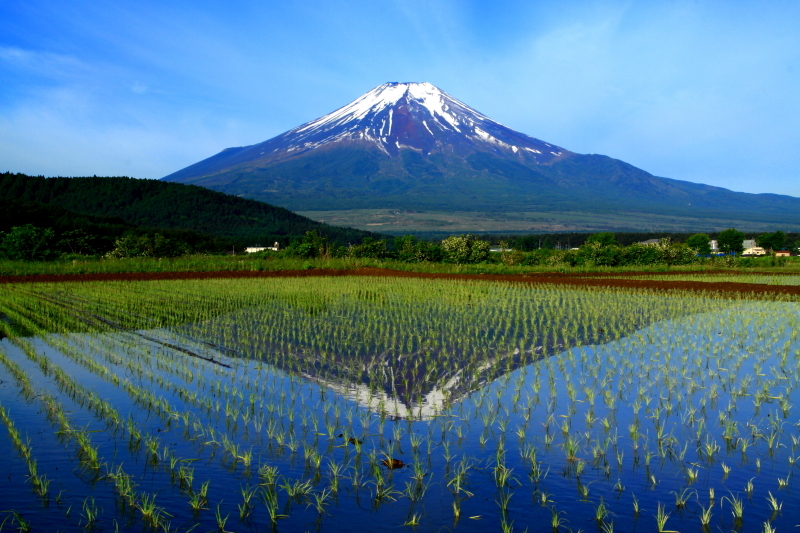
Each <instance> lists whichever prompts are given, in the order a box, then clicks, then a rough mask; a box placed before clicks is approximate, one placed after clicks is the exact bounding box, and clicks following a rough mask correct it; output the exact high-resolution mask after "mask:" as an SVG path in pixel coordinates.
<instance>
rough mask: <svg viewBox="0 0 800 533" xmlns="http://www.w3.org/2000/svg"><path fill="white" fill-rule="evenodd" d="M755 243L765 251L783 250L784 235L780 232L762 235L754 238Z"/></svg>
mask: <svg viewBox="0 0 800 533" xmlns="http://www.w3.org/2000/svg"><path fill="white" fill-rule="evenodd" d="M756 242H757V243H758V245H759V246H761V247H762V248H766V249H767V250H783V249H784V247H785V246H786V234H785V233H784V232H782V231H776V232H775V233H762V234H761V235H759V236H758V237H756Z"/></svg>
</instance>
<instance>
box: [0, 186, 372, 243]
mask: <svg viewBox="0 0 800 533" xmlns="http://www.w3.org/2000/svg"><path fill="white" fill-rule="evenodd" d="M0 198H5V199H13V200H16V201H25V202H37V203H39V204H48V205H53V206H58V207H61V208H63V209H66V210H69V211H72V212H75V213H84V214H88V215H95V216H102V217H117V218H119V219H120V220H122V221H124V222H125V223H127V224H132V225H136V226H146V227H152V228H173V229H184V230H191V231H195V232H200V233H205V234H209V235H214V236H219V237H226V238H233V239H235V240H237V241H240V242H242V241H245V242H247V243H248V244H265V245H266V244H270V245H271V244H272V242H273V241H279V242H281V243H283V244H288V241H289V240H291V239H292V238H293V237H300V236H302V235H303V234H304V233H305V232H307V231H310V230H316V231H318V232H319V233H321V234H323V235H326V236H327V237H328V238H329V239H330V240H331V241H332V242H335V243H337V244H347V243H358V242H361V241H362V240H363V239H364V237H373V238H377V237H380V235H378V234H374V233H370V232H365V231H361V230H356V229H352V228H340V227H336V226H330V225H327V224H322V223H320V222H315V221H313V220H311V219H309V218H306V217H303V216H300V215H297V214H295V213H292V212H291V211H289V210H287V209H284V208H282V207H275V206H272V205H269V204H266V203H263V202H259V201H256V200H248V199H245V198H239V197H236V196H231V195H228V194H224V193H221V192H216V191H212V190H210V189H206V188H203V187H198V186H195V185H183V184H180V183H169V182H164V181H157V180H144V179H133V178H127V177H113V178H100V177H97V176H93V177H86V178H62V177H57V178H45V177H43V176H27V175H25V174H13V173H10V172H5V173H3V174H0Z"/></svg>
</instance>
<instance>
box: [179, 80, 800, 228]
mask: <svg viewBox="0 0 800 533" xmlns="http://www.w3.org/2000/svg"><path fill="white" fill-rule="evenodd" d="M164 180H166V181H176V182H181V183H192V184H196V185H201V186H204V187H208V188H211V189H215V190H219V191H223V192H227V193H230V194H237V195H243V196H246V197H250V198H256V199H260V200H263V201H268V202H270V203H273V204H276V205H281V206H284V207H287V208H290V209H295V210H298V209H306V210H314V209H321V210H327V209H353V208H398V209H415V208H420V209H430V210H456V209H457V210H496V211H503V210H507V211H511V210H540V211H547V210H591V211H603V210H627V211H641V212H652V213H661V214H674V215H684V216H696V217H707V218H725V217H731V216H734V215H735V217H736V218H737V219H740V220H742V219H745V220H762V221H780V222H800V199H798V198H793V197H790V196H780V195H772V194H760V195H754V194H746V193H737V192H732V191H729V190H727V189H723V188H720V187H711V186H708V185H701V184H696V183H690V182H685V181H678V180H671V179H667V178H660V177H656V176H653V175H651V174H649V173H648V172H645V171H644V170H641V169H638V168H636V167H634V166H631V165H629V164H627V163H624V162H622V161H619V160H616V159H612V158H610V157H606V156H602V155H583V154H576V153H573V152H570V151H568V150H566V149H564V148H561V147H559V146H556V145H553V144H550V143H547V142H544V141H541V140H539V139H535V138H533V137H529V136H528V135H525V134H523V133H519V132H516V131H514V130H512V129H510V128H507V127H505V126H503V125H502V124H499V123H498V122H495V121H494V120H492V119H490V118H488V117H486V116H485V115H483V114H481V113H479V112H477V111H475V110H474V109H472V108H470V107H469V106H467V105H466V104H464V103H462V102H460V101H458V100H456V99H455V98H452V97H451V96H449V95H448V94H446V93H444V92H442V91H440V90H439V89H437V88H436V87H434V86H433V85H431V84H429V83H387V84H384V85H381V86H379V87H377V88H375V89H373V90H372V91H370V92H368V93H366V94H364V95H363V96H361V97H360V98H358V99H357V100H355V101H354V102H352V103H350V104H348V105H347V106H345V107H342V108H341V109H338V110H337V111H334V112H333V113H330V114H329V115H326V116H324V117H322V118H319V119H317V120H314V121H312V122H309V123H307V124H303V125H302V126H299V127H297V128H295V129H293V130H290V131H288V132H286V133H284V134H282V135H279V136H277V137H275V138H273V139H270V140H268V141H265V142H263V143H260V144H256V145H252V146H245V147H240V148H228V149H226V150H223V151H222V152H220V153H219V154H217V155H215V156H213V157H210V158H208V159H206V160H204V161H201V162H199V163H196V164H194V165H191V166H189V167H187V168H185V169H183V170H180V171H178V172H175V173H174V174H171V175H169V176H167V177H165V178H164Z"/></svg>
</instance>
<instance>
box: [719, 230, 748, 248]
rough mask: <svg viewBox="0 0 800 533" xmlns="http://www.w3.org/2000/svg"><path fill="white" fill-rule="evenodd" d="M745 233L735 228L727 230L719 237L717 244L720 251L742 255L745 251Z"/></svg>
mask: <svg viewBox="0 0 800 533" xmlns="http://www.w3.org/2000/svg"><path fill="white" fill-rule="evenodd" d="M743 241H744V233H742V232H741V231H737V230H735V229H734V228H730V229H726V230H725V231H723V232H721V233H720V234H719V236H717V244H718V245H719V250H720V251H721V252H724V253H726V254H729V253H737V254H740V253H742V252H743V251H744V246H743V244H742V243H743Z"/></svg>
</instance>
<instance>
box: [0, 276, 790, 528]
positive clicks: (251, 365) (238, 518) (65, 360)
mask: <svg viewBox="0 0 800 533" xmlns="http://www.w3.org/2000/svg"><path fill="white" fill-rule="evenodd" d="M3 289H4V290H3V293H2V295H0V312H1V313H2V319H3V321H2V328H3V331H4V336H5V338H3V340H2V341H0V405H2V411H0V419H2V420H0V421H1V422H2V424H1V425H2V426H3V427H2V428H0V452H2V453H3V454H4V457H5V458H6V460H5V461H3V464H2V466H0V476H2V477H3V479H4V481H5V482H4V483H3V485H2V486H0V512H2V518H0V521H2V520H5V522H4V525H3V528H4V529H6V530H9V531H16V530H25V528H26V527H28V528H32V530H33V531H92V530H94V531H150V530H156V531H189V530H193V531H203V532H205V531H270V530H278V531H280V530H283V531H317V530H319V531H349V530H352V529H354V528H359V529H365V530H370V531H397V530H403V529H409V530H417V531H442V530H448V531H473V530H484V531H485V530H494V531H524V530H525V529H528V530H529V531H543V530H553V531H578V530H583V531H602V532H611V531H704V530H708V531H711V530H714V531H720V530H724V531H730V530H736V531H772V530H777V531H785V530H790V529H794V527H795V526H796V525H797V524H800V511H798V510H797V509H798V505H797V501H798V500H797V496H796V494H795V493H796V491H797V490H798V489H797V483H796V482H795V481H794V477H795V470H796V469H797V460H798V459H800V455H798V454H799V453H800V451H798V445H799V444H800V425H798V422H799V421H800V413H798V410H797V408H796V407H795V404H796V402H797V401H798V399H800V398H799V394H800V393H798V377H799V376H798V374H799V372H800V369H799V367H798V356H800V306H798V304H797V303H796V302H792V301H781V300H780V299H778V300H776V301H759V300H754V299H741V298H736V297H732V295H730V294H728V295H725V297H719V296H717V295H715V294H711V293H677V292H671V293H667V292H648V291H641V290H639V291H634V290H621V289H604V288H594V289H592V288H586V289H581V288H572V287H557V286H548V285H521V284H514V285H512V284H504V283H487V282H463V281H442V280H418V279H388V278H366V277H365V278H327V279H326V278H322V279H310V278H304V279H291V278H284V279H280V280H203V281H147V282H135V283H131V282H106V283H100V282H98V283H63V284H50V285H48V284H36V285H9V286H4V288H3Z"/></svg>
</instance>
